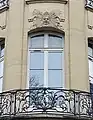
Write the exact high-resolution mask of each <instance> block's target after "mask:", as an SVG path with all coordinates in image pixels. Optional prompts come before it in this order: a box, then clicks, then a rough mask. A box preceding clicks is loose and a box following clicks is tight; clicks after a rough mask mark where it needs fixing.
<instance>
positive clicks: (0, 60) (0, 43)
mask: <svg viewBox="0 0 93 120" xmlns="http://www.w3.org/2000/svg"><path fill="white" fill-rule="evenodd" d="M3 44H4V53H5V39H2V40H0V52H1V45H3ZM2 61H3V70H2V71H3V75H2V76H0V80H1V79H2V85H1V86H2V88H1V89H0V92H2V91H3V80H4V55H3V56H0V63H1V62H2ZM1 86H0V87H1Z"/></svg>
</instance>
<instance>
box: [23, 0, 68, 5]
mask: <svg viewBox="0 0 93 120" xmlns="http://www.w3.org/2000/svg"><path fill="white" fill-rule="evenodd" d="M25 2H26V4H32V3H45V2H46V3H63V4H66V3H67V2H68V0H25Z"/></svg>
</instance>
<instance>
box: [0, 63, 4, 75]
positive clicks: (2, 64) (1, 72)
mask: <svg viewBox="0 0 93 120" xmlns="http://www.w3.org/2000/svg"><path fill="white" fill-rule="evenodd" d="M3 67H4V61H2V62H0V77H2V76H3Z"/></svg>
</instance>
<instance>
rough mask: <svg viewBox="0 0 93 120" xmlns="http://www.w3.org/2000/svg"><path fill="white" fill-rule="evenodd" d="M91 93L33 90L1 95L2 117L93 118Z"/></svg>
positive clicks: (49, 89)
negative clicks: (55, 115)
mask: <svg viewBox="0 0 93 120" xmlns="http://www.w3.org/2000/svg"><path fill="white" fill-rule="evenodd" d="M91 96H93V95H92V94H91V93H88V92H82V91H74V90H65V89H61V88H60V89H59V88H43V87H42V88H39V87H36V88H31V89H26V90H14V91H9V92H4V93H1V94H0V117H2V116H15V115H20V114H21V115H22V114H23V115H24V114H28V113H29V114H33V113H39V112H44V113H49V112H50V113H52V114H53V113H55V112H56V114H59V113H60V114H64V115H66V114H67V115H72V116H77V117H80V116H81V117H92V116H93V101H92V98H91Z"/></svg>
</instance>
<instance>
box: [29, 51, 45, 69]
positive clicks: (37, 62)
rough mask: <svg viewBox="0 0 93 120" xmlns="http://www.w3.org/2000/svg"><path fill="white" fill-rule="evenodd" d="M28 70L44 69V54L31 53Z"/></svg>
mask: <svg viewBox="0 0 93 120" xmlns="http://www.w3.org/2000/svg"><path fill="white" fill-rule="evenodd" d="M30 61H31V64H30V69H44V53H43V52H32V53H30Z"/></svg>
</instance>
